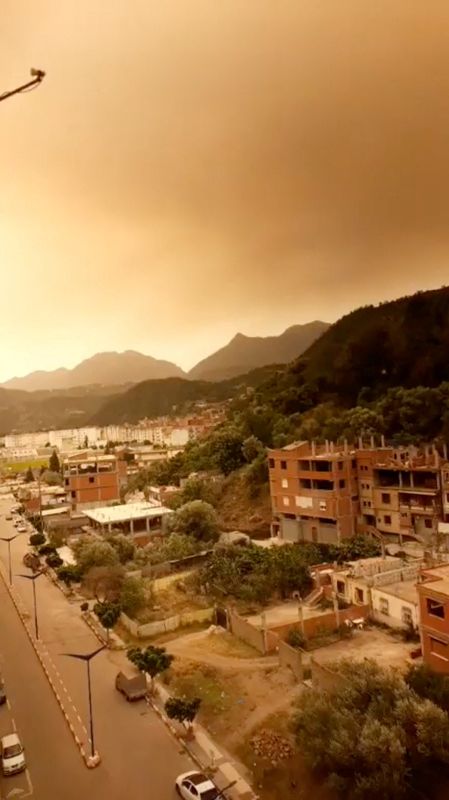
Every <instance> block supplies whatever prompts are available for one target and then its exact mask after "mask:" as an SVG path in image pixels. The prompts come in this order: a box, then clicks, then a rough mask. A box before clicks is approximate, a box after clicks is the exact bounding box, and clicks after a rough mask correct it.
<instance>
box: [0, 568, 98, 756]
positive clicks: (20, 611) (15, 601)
mask: <svg viewBox="0 0 449 800" xmlns="http://www.w3.org/2000/svg"><path fill="white" fill-rule="evenodd" d="M0 574H1V577H2V580H3V583H4V584H5V587H6V590H7V592H8V594H9V596H10V598H11V600H12V602H13V605H14V607H15V609H16V611H17V613H18V615H19V619H20V620H21V622H22V625H23V627H24V628H25V631H26V633H27V636H28V639H29V640H30V642H31V645H32V647H33V650H34V652H35V653H36V655H37V657H38V659H39V662H40V664H41V666H42V669H43V671H44V674H45V677H46V678H47V680H48V683H49V684H50V688H51V690H52V692H53V694H54V696H55V698H56V701H57V703H58V705H59V708H60V709H61V711H62V714H63V716H64V719H65V721H66V723H67V725H68V728H69V730H70V732H71V734H72V737H73V739H74V741H75V744H76V745H77V747H78V750H79V752H80V755H81V757H82V758H83V760H84V763H85V764H86V766H87V767H89V768H92V767H96V766H98V764H99V763H100V756H99V755H98V753H97V754H96V755H95V756H94V757H93V758H92V757H91V756H87V757H86V752H85V750H84V746H83V744H82V742H81V741H80V739H79V738H78V736H77V735H76V733H75V729H74V727H73V725H72V723H71V722H70V718H69V715H68V714H67V712H66V710H65V708H64V705H63V702H62V700H61V698H60V696H59V693H58V691H57V689H56V687H55V684H54V681H53V679H52V677H51V675H50V673H49V671H48V669H47V667H46V665H45V663H44V659H43V657H42V654H41V653H40V652H39V648H38V646H37V642H36V640H35V639H34V637H33V634H32V633H31V631H30V629H29V627H28V624H27V622H26V616H29V614H28V612H26V611H25V610H24V609H23V608H21V602H22V601H21V600H20V601H19V598H18V597H16V596H15V592H14V591H13V589H12V587H11V586H10V585H9V583H8V582H7V580H6V578H5V575H4V572H3V564H2V565H0ZM93 761H95V763H91V762H93Z"/></svg>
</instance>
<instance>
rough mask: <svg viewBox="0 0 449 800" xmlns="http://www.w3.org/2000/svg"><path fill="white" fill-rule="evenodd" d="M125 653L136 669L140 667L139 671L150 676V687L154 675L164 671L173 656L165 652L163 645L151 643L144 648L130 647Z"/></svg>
mask: <svg viewBox="0 0 449 800" xmlns="http://www.w3.org/2000/svg"><path fill="white" fill-rule="evenodd" d="M126 655H127V656H128V659H129V660H130V661H131V663H132V664H134V665H135V666H136V667H137V669H140V671H141V672H145V673H146V674H147V675H149V676H150V680H151V689H152V688H153V680H154V678H155V677H156V675H160V673H161V672H165V670H166V669H168V668H169V666H170V664H171V663H172V661H173V659H174V656H172V655H171V654H170V653H167V651H166V649H165V647H156V646H155V645H151V644H150V645H148V647H145V648H144V649H142V648H141V647H130V648H129V649H128V650H127V653H126Z"/></svg>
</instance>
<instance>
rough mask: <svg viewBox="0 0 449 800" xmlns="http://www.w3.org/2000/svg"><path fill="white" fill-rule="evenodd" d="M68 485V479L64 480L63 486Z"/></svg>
mask: <svg viewBox="0 0 449 800" xmlns="http://www.w3.org/2000/svg"><path fill="white" fill-rule="evenodd" d="M69 483H70V481H69V479H68V478H65V480H64V484H65V485H66V486H68V485H69Z"/></svg>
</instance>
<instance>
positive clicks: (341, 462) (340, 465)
mask: <svg viewBox="0 0 449 800" xmlns="http://www.w3.org/2000/svg"><path fill="white" fill-rule="evenodd" d="M337 467H338V469H343V461H339V462H338V465H337Z"/></svg>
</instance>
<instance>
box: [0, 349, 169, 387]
mask: <svg viewBox="0 0 449 800" xmlns="http://www.w3.org/2000/svg"><path fill="white" fill-rule="evenodd" d="M184 376H185V373H184V371H183V370H182V369H181V367H178V366H177V365H176V364H173V363H172V362H170V361H164V360H163V359H157V358H153V357H152V356H146V355H144V354H143V353H139V352H137V351H136V350H124V351H123V352H117V351H113V350H111V351H105V352H102V353H95V354H94V355H93V356H90V357H89V358H85V359H84V360H83V361H80V363H79V364H77V365H76V366H75V367H73V369H67V368H66V367H59V368H58V369H55V370H48V371H47V370H36V371H35V372H31V373H29V374H28V375H24V376H23V377H15V378H11V379H10V380H8V381H5V382H4V383H2V384H1V386H2V387H3V388H4V389H21V390H24V391H28V392H34V391H48V390H53V389H72V388H75V387H81V386H88V385H95V384H104V385H108V386H119V385H122V384H126V383H140V382H141V381H143V380H151V379H153V380H155V379H162V378H171V377H184Z"/></svg>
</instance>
